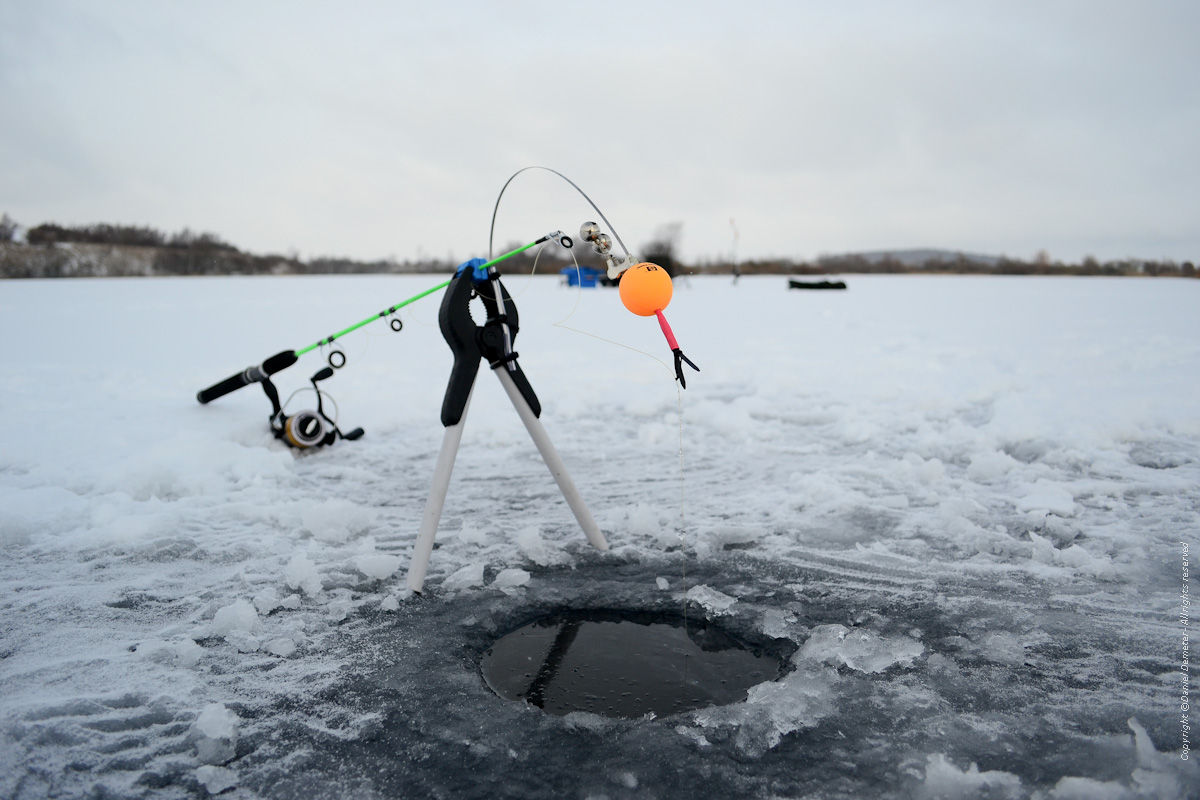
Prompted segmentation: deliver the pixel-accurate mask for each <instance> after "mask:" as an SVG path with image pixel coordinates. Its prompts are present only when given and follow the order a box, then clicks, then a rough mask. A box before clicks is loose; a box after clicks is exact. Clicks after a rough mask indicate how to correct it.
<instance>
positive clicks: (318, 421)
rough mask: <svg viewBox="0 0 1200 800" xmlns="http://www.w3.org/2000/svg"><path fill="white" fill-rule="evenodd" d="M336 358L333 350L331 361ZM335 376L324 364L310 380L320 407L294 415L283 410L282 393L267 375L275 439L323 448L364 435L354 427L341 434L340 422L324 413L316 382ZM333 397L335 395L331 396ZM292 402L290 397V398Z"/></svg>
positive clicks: (299, 446) (265, 388) (265, 386)
mask: <svg viewBox="0 0 1200 800" xmlns="http://www.w3.org/2000/svg"><path fill="white" fill-rule="evenodd" d="M334 353H338V354H340V353H341V351H337V350H335V351H334ZM332 361H333V353H331V354H330V362H331V363H332ZM342 363H343V364H344V363H345V356H344V355H343V356H342ZM332 377H333V368H332V367H322V368H321V369H319V370H317V372H316V374H314V375H313V376H312V377H311V378H309V381H310V382H311V383H312V388H313V391H314V392H315V393H316V395H317V409H316V411H311V410H308V409H305V410H303V411H297V412H296V413H295V414H287V413H286V412H285V411H284V406H286V405H287V404H286V403H284V404H282V405H281V404H280V402H279V392H278V390H277V389H276V388H275V384H273V383H271V379H270V378H264V379H263V381H262V384H263V391H264V392H266V394H267V397H268V398H269V399H270V400H271V407H272V412H271V431H272V433H274V434H275V438H276V439H279V440H281V441H282V442H284V443H285V444H287V445H288V446H289V447H295V448H296V449H298V450H307V449H308V448H310V447H324V446H325V445H330V444H333V443H334V442H336V441H337V440H338V439H349V440H350V441H354V440H355V439H358V438H359V437H361V436H362V435H363V429H362V428H355V429H354V430H352V431H350V432H349V433H342V431H341V430H340V429H339V428H338V426H337V423H336V422H335V421H334V420H333V419H330V418H329V417H328V416H327V415H326V413H325V404H324V398H325V396H326V395H325V394H324V392H322V391H321V390H320V388H319V387H318V386H317V383H318V382H320V381H323V380H326V379H328V378H332ZM299 391H303V390H302V389H298V390H297V392H299ZM295 396H296V392H293V393H292V397H295ZM331 399H332V398H331ZM288 400H289V402H290V401H291V397H289V398H288Z"/></svg>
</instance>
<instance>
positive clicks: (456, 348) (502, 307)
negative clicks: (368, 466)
mask: <svg viewBox="0 0 1200 800" xmlns="http://www.w3.org/2000/svg"><path fill="white" fill-rule="evenodd" d="M474 297H478V298H479V299H480V300H482V301H483V307H484V309H485V310H486V311H487V322H485V323H484V324H483V325H476V324H475V320H474V319H472V318H471V309H470V303H471V299H472V298H474ZM518 325H519V319H518V316H517V306H516V304H515V303H514V302H513V299H512V296H511V295H509V293H508V290H507V289H505V288H504V284H502V283H501V282H500V273H499V272H498V271H497V270H496V268H495V267H491V268H489V269H488V271H487V273H480V272H479V271H478V270H477V269H476V268H475V265H473V264H471V263H470V262H468V264H464V265H463V267H462V268H461V269H460V270H459V272H458V274H457V275H455V276H454V277H453V278H452V279H451V280H450V285H449V286H448V287H447V288H446V294H445V295H443V297H442V307H441V309H439V311H438V326H439V327H440V328H441V329H442V336H444V337H445V339H446V344H448V345H450V350H451V352H453V353H454V366H453V367H451V368H450V380H449V383H447V385H446V396H445V398H444V399H443V400H442V425H444V426H445V427H447V428H449V427H450V426H452V425H457V424H458V423H459V421H460V420H461V419H462V415H463V411H464V410H465V409H466V406H467V398H468V397H470V395H471V387H472V386H474V385H475V376H476V374H478V372H479V361H480V359H487V362H488V364H489V365H490V366H491V368H492V369H503V370H505V371H507V372H508V375H509V377H510V378H512V380H513V383H514V384H516V386H517V389H518V390H519V391H520V392H521V396H522V397H524V398H525V402H526V403H528V404H529V408H530V410H531V411H533V415H534V416H535V417H540V416H541V414H542V405H541V403H540V402H538V399H537V395H536V394H534V392H533V387H531V386H530V385H529V381H528V380H527V379H526V378H525V373H524V372H522V371H521V366H520V365H519V364H518V363H517V353H516V352H515V351H514V350H513V349H512V344H513V342H514V341H515V340H516V338H517V328H518Z"/></svg>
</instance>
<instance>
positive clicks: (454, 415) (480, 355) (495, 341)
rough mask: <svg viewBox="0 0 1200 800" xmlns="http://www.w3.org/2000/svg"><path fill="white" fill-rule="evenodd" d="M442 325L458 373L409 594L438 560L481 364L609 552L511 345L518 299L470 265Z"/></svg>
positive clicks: (452, 290)
mask: <svg viewBox="0 0 1200 800" xmlns="http://www.w3.org/2000/svg"><path fill="white" fill-rule="evenodd" d="M475 295H478V296H479V297H480V299H482V300H483V305H484V307H485V308H486V309H487V312H488V319H487V322H485V323H484V324H483V325H476V324H475V321H474V320H473V319H472V318H471V311H470V308H469V303H470V301H471V298H472V297H473V296H475ZM438 325H439V326H440V327H441V329H442V335H443V336H444V337H445V338H446V343H447V344H449V345H450V349H451V350H452V351H453V352H454V366H453V368H451V370H450V382H449V384H448V385H447V387H446V396H445V398H444V400H443V401H442V424H443V425H444V426H445V427H446V433H445V435H444V436H443V437H442V449H441V451H440V452H439V453H438V460H437V465H436V466H435V467H434V469H433V485H432V486H431V487H430V489H429V498H428V499H427V500H426V501H425V513H424V514H423V515H422V517H421V529H420V532H419V533H418V534H417V542H416V545H415V546H414V547H413V554H412V560H411V561H410V562H409V566H408V588H409V589H411V590H412V591H414V592H417V593H420V592H421V590H422V588H423V587H424V585H425V573H426V571H427V570H428V568H429V558H430V556H431V555H432V553H433V540H434V538H435V537H436V535H437V527H438V522H439V521H440V520H441V518H442V506H443V505H444V504H445V502H446V493H447V491H448V490H449V488H450V474H451V472H453V470H454V459H455V458H456V457H457V455H458V446H459V444H460V442H461V441H462V432H463V425H464V424H465V423H466V421H467V410H468V409H469V408H470V406H471V396H472V395H473V394H474V391H475V376H476V375H477V374H478V372H479V362H480V360H481V359H487V361H488V363H489V364H490V365H491V368H492V372H493V373H495V375H496V377H497V378H499V379H500V385H501V386H503V387H504V391H505V392H506V393H507V394H508V398H509V400H511V401H512V404H513V407H514V408H516V410H517V414H519V415H520V417H521V421H522V422H524V423H525V428H526V430H528V431H529V436H530V438H532V439H533V443H534V444H535V445H536V446H537V449H538V452H539V453H540V454H541V456H542V460H543V461H544V462H546V466H547V467H549V469H550V474H551V475H553V476H554V480H555V482H556V483H558V488H559V490H560V491H561V492H562V494H563V497H564V498H565V499H566V501H567V505H569V506H570V507H571V511H572V512H574V514H575V519H576V520H577V521H578V522H579V527H581V528H583V532H584V534H585V535H586V536H587V540H588V542H589V543H590V544H591V545H592V546H593V547H595V548H596V549H598V550H607V549H608V542H607V541H605V539H604V534H603V533H601V532H600V528H599V527H597V525H596V521H595V520H594V519H592V515H591V512H589V511H588V508H587V506H586V505H585V504H584V502H583V498H582V497H581V496H580V494H579V490H578V489H576V488H575V483H574V482H573V481H572V480H571V476H570V475H569V474H567V467H566V465H565V464H564V463H563V461H562V459H561V458H560V457H559V455H558V452H557V451H556V450H555V449H554V445H553V444H552V443H551V441H550V437H549V436H547V435H546V429H545V428H543V427H542V423H541V421H540V420H539V419H538V417H539V416H540V415H541V411H542V407H541V403H539V402H538V399H537V395H535V394H534V393H533V388H532V387H530V385H529V381H527V380H526V379H525V373H523V372H522V371H521V367H520V366H519V365H518V364H517V354H516V353H515V352H513V349H512V343H513V340H514V339H515V338H516V335H517V307H516V305H515V304H514V303H513V300H512V297H510V296H509V294H508V291H507V290H506V289H505V288H504V286H503V284H501V283H500V273H499V272H498V271H497V270H496V268H495V267H494V266H493V267H490V268H489V269H488V271H487V274H486V275H483V274H479V273H477V272H476V269H475V267H474V266H473V265H465V266H464V267H463V268H461V269H460V271H459V272H458V274H457V275H455V276H454V278H453V279H452V280H451V281H450V285H449V287H447V289H446V294H445V296H444V297H443V298H442V306H441V309H440V310H439V312H438Z"/></svg>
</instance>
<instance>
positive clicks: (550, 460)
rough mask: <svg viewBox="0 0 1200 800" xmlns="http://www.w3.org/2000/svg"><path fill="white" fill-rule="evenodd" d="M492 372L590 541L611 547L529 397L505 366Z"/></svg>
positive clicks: (597, 546) (598, 547)
mask: <svg viewBox="0 0 1200 800" xmlns="http://www.w3.org/2000/svg"><path fill="white" fill-rule="evenodd" d="M492 372H494V373H495V374H496V377H497V378H499V379H500V384H501V385H502V386H503V387H504V391H505V392H507V393H508V399H509V400H511V401H512V404H513V407H514V408H516V409H517V413H518V414H520V415H521V421H522V422H524V423H525V429H526V430H528V431H529V436H530V438H532V439H533V443H534V444H535V445H537V449H538V452H539V453H541V454H542V461H545V462H546V466H547V467H549V468H550V474H551V475H553V476H554V481H555V482H556V483H557V484H558V488H559V491H561V492H562V494H563V497H564V498H566V501H567V505H569V506H570V507H571V511H573V512H574V513H575V519H576V520H577V521H578V522H579V527H581V528H583V533H584V535H585V536H587V540H588V542H589V543H590V544H591V545H592V547H595V548H596V549H597V550H607V549H608V542H607V541H605V539H604V534H603V533H601V532H600V528H599V526H597V525H596V521H595V520H594V519H592V512H590V511H588V507H587V505H585V504H584V502H583V497H582V496H580V494H579V490H578V489H576V488H575V483H574V481H572V480H571V476H570V475H569V474H567V465H566V464H564V463H563V460H562V459H561V458H559V455H558V451H557V450H555V449H554V444H553V443H552V442H551V441H550V437H549V436H547V435H546V429H545V428H543V427H542V423H541V421H540V420H539V419H538V418H537V417H535V416H534V415H533V411H532V410H531V409H530V408H529V404H528V403H526V402H525V398H524V397H523V396H522V395H521V390H520V389H518V388H517V384H515V383H514V382H513V379H512V378H511V377H510V376H509V374H508V372H507V371H506V370H505V369H503V368H500V369H494V370H492Z"/></svg>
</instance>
